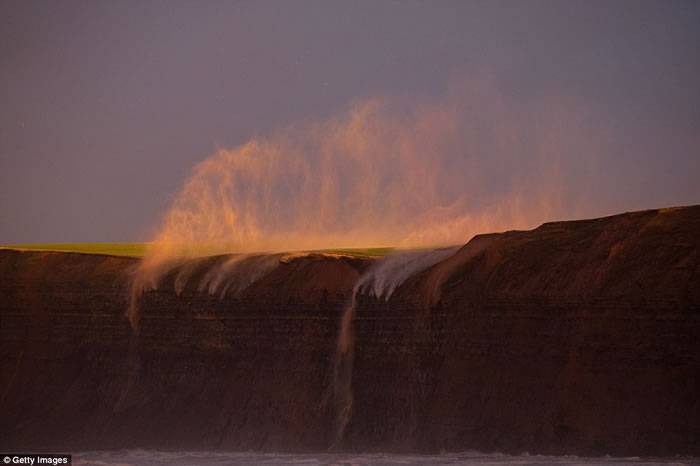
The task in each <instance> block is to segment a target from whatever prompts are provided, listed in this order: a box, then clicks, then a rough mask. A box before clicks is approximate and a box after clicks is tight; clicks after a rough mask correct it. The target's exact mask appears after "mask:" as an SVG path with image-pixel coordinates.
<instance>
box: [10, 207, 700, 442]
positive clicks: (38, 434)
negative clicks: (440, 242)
mask: <svg viewBox="0 0 700 466" xmlns="http://www.w3.org/2000/svg"><path fill="white" fill-rule="evenodd" d="M699 250H700V207H698V206H696V207H688V208H680V209H666V210H661V211H645V212H637V213H631V214H623V215H619V216H614V217H608V218H603V219H596V220H585V221H576V222H557V223H550V224H545V225H543V226H541V227H539V228H537V229H535V230H533V231H528V232H508V233H504V234H498V235H484V236H480V237H477V238H475V239H473V240H472V241H470V243H469V244H467V245H466V246H465V247H463V248H462V249H461V250H460V251H459V252H457V253H456V254H455V255H454V256H452V257H450V258H448V259H447V260H444V261H442V262H440V263H438V264H437V265H435V266H433V267H431V268H429V269H427V270H425V271H423V272H421V273H419V274H417V275H415V276H413V277H411V278H410V279H408V280H407V281H406V282H404V283H403V285H402V286H400V287H399V288H398V289H397V291H396V292H395V293H394V295H393V296H392V297H391V299H390V300H389V301H388V302H384V301H380V300H377V299H376V298H374V297H371V296H366V295H361V296H359V297H358V306H357V314H356V320H355V326H354V328H355V334H356V347H355V362H354V370H353V373H352V374H353V375H352V391H353V395H354V402H353V410H352V413H353V414H352V418H351V420H350V423H349V424H348V426H347V429H346V431H345V435H344V437H343V440H342V442H341V444H339V445H337V447H338V448H342V449H349V450H363V451H373V450H381V451H387V450H392V451H410V450H413V451H415V450H418V451H425V452H428V451H440V450H467V449H477V450H487V451H489V450H497V451H505V452H523V451H528V452H531V453H551V454H562V453H569V454H584V455H602V454H613V455H640V456H646V455H655V456H665V455H675V454H690V455H700V270H699V269H700V262H699V260H700V255H699V254H700V253H699ZM220 260H225V258H212V259H206V260H202V261H199V262H198V263H197V264H196V266H193V267H190V270H189V272H188V274H190V275H191V277H192V278H191V279H190V281H189V282H188V284H187V285H186V286H185V287H184V289H181V288H180V287H178V285H177V283H176V282H177V280H178V278H177V277H178V271H177V270H174V271H173V272H172V273H171V274H170V275H168V276H166V277H165V278H164V279H163V280H162V282H161V283H160V285H159V286H158V289H157V290H153V291H150V292H148V293H146V295H144V296H143V298H142V301H141V320H140V332H139V334H138V336H135V335H133V332H132V331H131V328H130V326H129V322H128V321H127V319H126V318H125V310H126V308H127V299H128V283H129V278H130V274H131V273H133V270H134V269H135V267H136V266H137V262H136V261H135V260H133V259H127V258H116V257H107V256H97V255H82V254H65V253H45V252H42V253H38V252H37V253H33V252H14V251H0V278H1V281H0V332H1V334H0V336H1V343H2V346H1V348H0V350H1V355H0V356H1V359H0V373H1V374H2V377H0V449H5V450H8V449H11V450H22V449H25V450H52V449H58V450H69V451H70V450H73V451H75V450H79V449H111V448H136V447H146V448H161V449H211V448H222V449H232V450H236V449H261V450H324V449H326V448H328V447H329V446H330V445H331V443H332V442H333V432H334V427H333V426H334V425H335V417H336V412H335V410H336V407H335V405H334V399H333V371H334V362H335V350H336V338H337V335H338V332H339V326H340V318H341V314H342V311H343V308H344V307H345V306H346V305H347V304H348V302H349V301H350V298H351V293H352V288H353V286H354V284H355V283H356V281H357V280H358V278H359V277H360V276H361V274H362V273H363V272H364V271H366V270H367V268H368V267H370V266H371V265H372V264H371V263H372V260H370V259H366V260H363V259H352V258H348V257H330V256H321V255H312V256H306V257H298V258H294V259H292V260H285V261H283V263H280V264H279V266H277V267H276V268H274V269H272V271H271V272H270V273H269V274H267V275H265V276H263V277H262V278H261V279H259V280H258V281H256V282H255V283H253V284H252V285H251V286H250V287H248V288H247V289H245V291H243V292H242V293H240V294H237V295H232V294H229V295H225V296H224V297H223V299H221V298H220V297H219V296H212V295H210V294H208V293H206V292H205V291H200V289H199V288H198V287H197V285H196V283H197V279H196V277H197V274H200V275H201V274H205V273H206V269H207V267H211V266H212V264H213V263H215V262H216V261H220ZM183 267H184V266H183ZM175 289H178V291H180V293H179V294H178V293H176V292H175Z"/></svg>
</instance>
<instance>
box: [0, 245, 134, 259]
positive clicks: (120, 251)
mask: <svg viewBox="0 0 700 466" xmlns="http://www.w3.org/2000/svg"><path fill="white" fill-rule="evenodd" d="M147 245H148V244H147V243H41V244H9V245H5V246H0V248H2V249H19V250H21V251H58V252H82V253H85V254H109V255H112V256H131V257H141V256H143V255H144V253H145V251H146V247H147Z"/></svg>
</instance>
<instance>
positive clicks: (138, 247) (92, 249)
mask: <svg viewBox="0 0 700 466" xmlns="http://www.w3.org/2000/svg"><path fill="white" fill-rule="evenodd" d="M147 247H148V243H35V244H9V245H4V246H0V249H15V250H20V251H55V252H78V253H83V254H106V255H111V256H129V257H143V255H144V254H145V253H146V248H147ZM393 250H394V248H343V249H320V250H318V251H314V252H320V253H326V254H347V255H350V256H363V257H381V256H386V255H387V254H390V253H391V252H392V251H393Z"/></svg>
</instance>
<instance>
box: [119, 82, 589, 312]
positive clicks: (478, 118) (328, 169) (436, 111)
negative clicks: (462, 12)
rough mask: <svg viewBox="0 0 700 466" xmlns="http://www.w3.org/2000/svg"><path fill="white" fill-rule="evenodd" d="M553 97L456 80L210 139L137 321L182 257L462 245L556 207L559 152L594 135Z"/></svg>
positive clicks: (144, 268) (147, 274)
mask: <svg viewBox="0 0 700 466" xmlns="http://www.w3.org/2000/svg"><path fill="white" fill-rule="evenodd" d="M557 102H558V101H557V100H555V99H549V100H543V101H542V102H540V103H532V102H529V103H527V104H526V103H522V102H518V101H516V100H515V99H510V100H508V99H506V98H504V97H503V96H502V95H500V94H499V93H498V92H497V91H496V89H495V88H494V87H493V86H491V85H489V84H488V83H486V82H485V81H460V82H459V83H456V84H455V85H453V86H452V87H451V88H450V89H449V91H448V92H447V93H446V96H445V97H444V98H443V99H437V100H432V101H431V100H423V101H420V102H410V103H407V102H406V101H405V100H404V101H402V100H400V99H371V100H368V101H364V102H359V103H356V104H355V105H353V106H351V108H350V110H349V111H347V112H346V113H343V114H341V115H339V116H336V117H333V118H329V119H328V120H326V121H321V122H311V123H308V122H307V123H302V124H299V125H295V126H291V127H289V128H287V129H286V130H283V131H279V132H277V133H275V134H273V135H271V136H270V137H268V138H264V139H254V140H251V141H250V142H248V143H246V144H244V145H242V146H240V147H237V148H234V149H221V150H219V151H217V152H216V153H215V154H213V155H212V156H211V157H209V158H208V159H206V160H204V161H203V162H201V163H200V164H198V165H197V166H196V167H195V168H194V170H193V173H192V175H191V176H190V178H189V180H187V182H186V184H185V186H184V188H183V190H182V191H181V192H180V193H179V194H178V195H177V196H176V198H175V199H174V202H173V203H172V206H171V208H170V210H169V211H168V212H167V213H166V215H165V217H164V219H163V223H162V225H161V227H160V229H159V230H158V232H157V234H156V235H155V238H154V241H153V243H152V246H151V247H150V249H149V250H148V251H147V255H146V257H145V258H144V260H143V261H142V263H141V266H140V268H139V270H138V272H137V274H136V277H135V280H134V287H133V290H132V306H131V311H130V313H129V314H130V318H131V320H132V323H134V324H135V323H136V322H137V321H138V312H137V307H136V306H135V304H134V303H135V302H136V301H137V300H138V296H139V295H140V294H141V293H142V292H143V291H144V290H147V289H149V288H152V287H155V286H157V282H158V278H159V277H160V276H161V275H162V274H163V273H164V272H165V271H167V270H169V269H170V268H171V267H172V266H173V264H176V263H177V261H179V260H181V259H182V258H188V257H196V256H202V255H208V254H212V253H215V252H232V251H235V252H238V253H250V252H258V251H289V250H305V249H322V248H338V247H368V246H399V247H401V246H403V247H409V246H411V247H412V246H438V245H451V244H462V243H464V242H466V241H467V240H468V239H469V238H470V237H471V236H473V235H474V234H476V233H479V232H484V231H497V230H503V229H506V228H521V227H531V226H534V225H535V224H537V223H538V222H541V221H542V220H543V219H545V218H547V217H550V216H554V215H556V214H560V213H561V211H562V206H563V203H562V199H563V198H562V194H563V190H562V178H561V166H560V163H559V154H560V153H562V152H574V153H575V152H580V150H581V149H580V148H581V147H590V146H591V144H590V140H591V138H590V136H589V135H587V134H586V132H585V131H583V128H582V126H581V125H579V124H578V123H577V121H574V120H573V117H572V115H573V113H572V111H571V109H570V108H565V107H563V106H562V105H560V104H557ZM234 265H235V264H234ZM210 280H213V281H214V282H217V283H218V282H220V281H221V279H220V278H219V279H214V278H212V277H210Z"/></svg>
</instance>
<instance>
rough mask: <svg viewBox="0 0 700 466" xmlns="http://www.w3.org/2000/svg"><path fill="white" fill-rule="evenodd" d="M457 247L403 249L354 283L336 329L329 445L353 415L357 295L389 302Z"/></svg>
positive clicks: (339, 436)
mask: <svg viewBox="0 0 700 466" xmlns="http://www.w3.org/2000/svg"><path fill="white" fill-rule="evenodd" d="M458 250H459V247H451V248H440V249H432V250H424V251H404V252H398V253H394V254H392V255H390V256H387V257H384V258H382V259H381V260H380V261H379V262H377V263H376V264H375V265H373V266H372V267H370V269H369V270H368V271H367V272H365V273H364V274H363V275H362V276H361V277H360V279H359V280H358V281H357V283H356V284H355V287H354V289H353V291H352V299H351V301H350V304H349V305H348V306H347V307H346V308H345V309H344V311H343V316H342V318H341V321H340V331H339V332H338V344H337V349H336V358H335V371H334V374H333V396H334V399H335V420H336V425H335V433H334V441H333V445H332V447H331V448H336V447H337V446H339V445H340V444H341V442H342V440H343V436H344V435H345V429H346V427H347V425H348V423H349V422H350V418H351V417H352V403H353V395H352V369H353V363H354V359H355V334H354V329H353V321H354V320H355V306H356V301H357V296H358V295H369V296H375V297H376V298H378V299H383V300H384V301H388V300H389V298H391V295H392V294H393V293H394V291H395V290H396V289H397V288H398V287H399V286H401V284H402V283H403V282H405V281H406V280H408V279H409V278H410V277H412V276H413V275H415V274H417V273H420V272H422V271H423V270H426V269H427V268H429V267H432V266H433V265H435V264H437V263H438V262H440V261H442V260H444V259H447V258H448V257H450V256H451V255H453V254H454V253H455V252H457V251H458Z"/></svg>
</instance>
